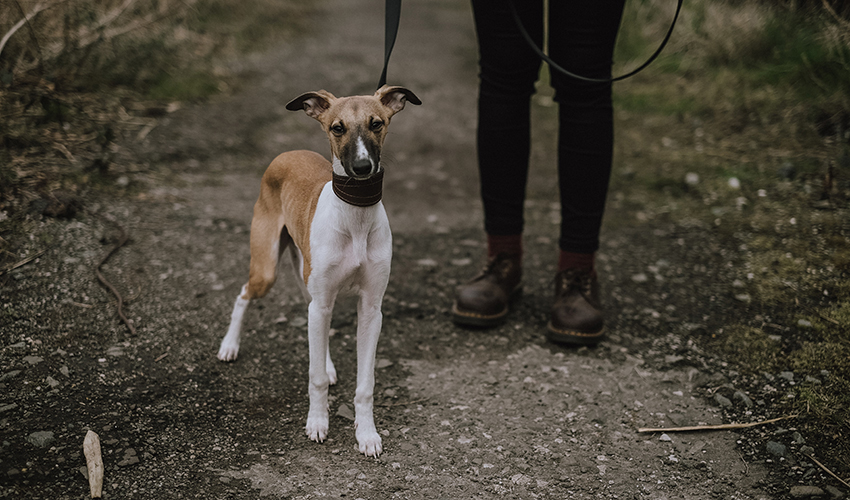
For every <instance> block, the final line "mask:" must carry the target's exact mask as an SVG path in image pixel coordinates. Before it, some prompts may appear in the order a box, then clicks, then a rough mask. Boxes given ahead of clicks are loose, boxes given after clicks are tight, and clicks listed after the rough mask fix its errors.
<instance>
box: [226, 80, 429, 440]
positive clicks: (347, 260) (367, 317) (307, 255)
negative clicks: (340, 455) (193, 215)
mask: <svg viewBox="0 0 850 500" xmlns="http://www.w3.org/2000/svg"><path fill="white" fill-rule="evenodd" d="M405 102H411V103H413V104H420V101H419V99H418V98H417V97H416V96H415V95H414V94H413V93H412V92H411V91H409V90H407V89H405V88H402V87H388V86H384V87H382V88H380V89H378V91H377V92H375V94H374V95H373V96H353V97H343V98H336V97H334V96H333V95H332V94H330V93H329V92H326V91H324V90H322V91H319V92H308V93H306V94H303V95H301V96H299V97H298V98H296V99H294V100H293V101H291V102H290V103H289V104H287V109H290V110H301V109H303V110H304V111H305V112H306V113H307V114H308V115H309V116H311V117H312V118H315V119H316V120H318V121H319V122H320V123H321V124H322V127H323V128H324V130H325V132H326V133H327V134H328V138H329V140H330V143H331V153H332V157H333V162H332V163H331V162H328V161H327V160H326V159H324V158H323V157H322V156H321V155H319V154H318V153H313V152H310V151H292V152H288V153H283V154H282V155H280V156H278V157H277V158H275V160H274V161H273V162H272V163H271V165H270V166H269V168H268V170H266V173H265V175H264V176H263V180H262V183H261V189H260V196H259V198H258V200H257V203H256V205H255V206H254V218H253V220H252V222H251V264H250V276H249V280H248V283H247V284H245V286H243V287H242V290H241V292H240V294H239V296H238V297H237V298H236V303H235V305H234V307H233V314H232V316H231V321H230V327H229V328H228V330H227V334H226V335H225V337H224V339H223V340H222V341H221V347H220V349H219V351H218V358H219V359H220V360H222V361H233V360H235V359H236V357H237V354H238V352H239V337H240V331H241V326H242V319H243V316H244V313H245V310H246V308H247V307H248V304H249V303H250V301H251V300H252V299H255V298H259V297H262V296H264V295H265V294H266V293H268V291H269V289H270V288H271V286H272V285H273V284H274V282H275V279H276V277H277V268H278V261H279V258H280V256H281V254H282V253H283V251H284V250H285V249H286V248H287V247H288V248H290V250H291V252H290V255H291V257H292V263H293V267H294V268H295V270H296V272H297V275H298V277H299V278H300V279H299V280H298V282H299V285H300V288H301V291H302V293H303V295H304V298H305V300H306V301H307V303H308V324H307V329H308V338H309V346H310V347H309V349H310V368H309V378H310V383H309V394H310V410H309V413H308V415H307V425H306V432H307V435H308V436H309V438H310V439H312V440H313V441H317V442H322V441H323V440H324V439H325V438H326V437H327V434H328V421H329V415H328V386H329V385H331V384H334V383H336V379H337V375H336V369H335V368H334V365H333V362H332V361H331V357H330V350H329V348H328V341H329V330H330V323H331V313H332V311H333V306H334V302H335V301H336V298H337V295H338V294H339V293H353V294H356V295H358V296H359V301H358V303H357V388H356V389H355V395H354V413H355V420H354V426H355V429H356V431H355V436H356V438H357V443H358V446H359V449H360V452H361V453H364V454H365V455H367V456H372V457H377V456H378V455H379V454H380V453H381V451H382V444H381V436H380V435H379V434H378V432H377V430H376V428H375V422H374V417H373V409H372V406H373V392H374V387H375V353H376V350H377V344H378V337H379V336H380V332H381V321H382V315H381V302H382V300H383V296H384V291H385V290H386V287H387V282H388V281H389V275H390V261H391V259H392V234H391V233H390V226H389V221H388V220H387V213H386V211H385V210H384V206H383V204H382V203H381V202H378V203H377V204H375V205H372V206H367V207H359V206H353V205H349V204H348V203H346V202H345V201H343V200H341V199H340V198H339V197H337V195H336V194H335V193H334V191H333V188H332V185H331V182H330V181H331V172H332V171H333V172H336V173H337V174H339V175H347V176H350V177H354V178H358V179H367V178H369V177H370V176H372V175H375V174H376V173H378V172H379V171H380V170H381V168H382V167H381V163H380V152H381V147H382V145H383V141H384V138H385V137H386V129H387V125H389V122H390V118H391V117H392V116H393V115H394V114H395V113H397V112H399V111H401V110H402V109H403V108H404V104H405ZM364 169H367V170H364Z"/></svg>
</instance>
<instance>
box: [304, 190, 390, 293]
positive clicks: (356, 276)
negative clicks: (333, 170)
mask: <svg viewBox="0 0 850 500" xmlns="http://www.w3.org/2000/svg"><path fill="white" fill-rule="evenodd" d="M310 248H311V254H312V256H313V272H312V276H311V279H310V282H309V283H310V286H308V289H310V288H313V287H320V288H324V289H326V288H327V287H330V288H332V289H336V290H338V291H339V292H340V293H359V292H360V291H361V290H364V289H366V290H375V289H379V288H382V287H385V286H386V283H387V281H388V279H389V272H390V262H391V260H392V234H391V233H390V227H389V221H388V220H387V214H386V211H385V210H384V206H383V204H381V203H378V204H376V205H373V206H370V207H351V206H350V205H346V204H345V202H343V201H342V200H340V199H339V198H337V196H336V195H335V194H334V193H333V190H332V188H331V186H330V184H328V185H327V186H325V188H324V189H323V190H322V193H321V195H319V200H318V204H317V206H316V213H315V215H314V217H313V221H312V223H311V226H310Z"/></svg>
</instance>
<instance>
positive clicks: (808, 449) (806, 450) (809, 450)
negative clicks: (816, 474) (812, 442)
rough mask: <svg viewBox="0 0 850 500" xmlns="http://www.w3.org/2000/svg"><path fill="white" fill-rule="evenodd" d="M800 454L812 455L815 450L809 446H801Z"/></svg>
mask: <svg viewBox="0 0 850 500" xmlns="http://www.w3.org/2000/svg"><path fill="white" fill-rule="evenodd" d="M800 453H802V454H803V455H814V454H815V449H814V448H812V447H811V446H802V447H801V448H800Z"/></svg>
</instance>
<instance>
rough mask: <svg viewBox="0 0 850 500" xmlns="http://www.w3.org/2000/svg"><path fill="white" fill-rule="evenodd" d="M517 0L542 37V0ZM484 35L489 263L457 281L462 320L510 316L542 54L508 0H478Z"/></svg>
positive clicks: (480, 137) (480, 147) (482, 110)
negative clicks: (463, 280) (523, 32)
mask: <svg viewBox="0 0 850 500" xmlns="http://www.w3.org/2000/svg"><path fill="white" fill-rule="evenodd" d="M514 1H516V5H517V8H518V9H519V11H520V17H521V19H522V21H523V24H524V26H525V28H526V30H528V31H529V33H530V34H531V35H532V37H534V38H535V40H537V42H538V43H540V42H541V41H542V39H543V2H542V0H533V1H517V0H514ZM472 7H473V12H474V17H475V29H476V34H477V36H478V46H479V57H480V58H479V67H480V74H479V76H480V82H479V95H478V132H477V152H478V168H479V175H480V180H481V199H482V202H483V204H484V230H485V232H486V233H487V256H488V263H487V267H486V268H485V269H484V271H483V272H482V273H481V274H480V275H479V276H477V277H476V278H474V279H473V280H472V281H470V282H468V283H466V284H464V285H462V286H461V287H460V288H459V289H458V293H457V296H456V300H455V303H454V307H453V308H452V311H453V314H452V318H453V320H454V321H455V322H456V323H459V324H462V325H472V326H494V325H497V324H499V323H501V322H503V321H504V319H505V317H506V315H507V313H508V308H509V303H510V300H511V296H513V295H515V294H516V293H517V292H518V291H519V286H520V281H521V277H522V271H521V261H522V230H523V206H524V202H525V187H526V180H527V177H528V160H529V153H530V149H531V145H530V144H531V130H530V116H529V114H530V101H531V95H532V94H533V93H534V90H535V87H534V83H535V82H536V81H537V77H538V74H539V71H540V58H539V57H538V56H537V54H535V53H534V51H533V50H532V49H531V48H530V47H529V46H528V44H527V42H526V41H525V39H524V38H523V37H522V35H521V34H520V32H519V30H518V28H517V26H516V23H515V21H514V19H513V16H512V15H511V12H510V7H509V5H508V3H507V0H472Z"/></svg>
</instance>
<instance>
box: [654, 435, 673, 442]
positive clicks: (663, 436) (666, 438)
mask: <svg viewBox="0 0 850 500" xmlns="http://www.w3.org/2000/svg"><path fill="white" fill-rule="evenodd" d="M658 440H659V441H665V442H669V441H672V440H673V438H671V437H670V436H668V435H667V434H661V437H659V438H658Z"/></svg>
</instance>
